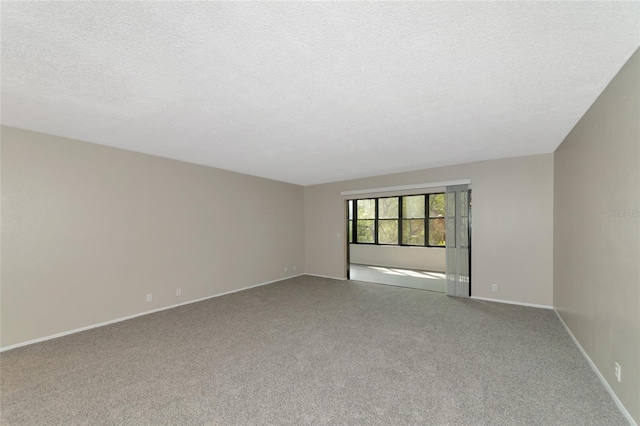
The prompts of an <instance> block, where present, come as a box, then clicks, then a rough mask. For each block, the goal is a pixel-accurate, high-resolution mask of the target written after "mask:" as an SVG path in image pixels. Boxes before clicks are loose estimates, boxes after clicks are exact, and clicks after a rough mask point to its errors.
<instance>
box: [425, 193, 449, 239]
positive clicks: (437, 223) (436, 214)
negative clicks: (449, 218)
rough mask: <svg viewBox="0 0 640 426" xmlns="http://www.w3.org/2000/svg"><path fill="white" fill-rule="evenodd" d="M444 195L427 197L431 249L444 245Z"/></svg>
mask: <svg viewBox="0 0 640 426" xmlns="http://www.w3.org/2000/svg"><path fill="white" fill-rule="evenodd" d="M444 213H445V195H444V194H430V195H429V242H428V245H429V246H431V247H444V245H445V244H444V243H445V238H444V236H445V234H446V231H445V229H446V228H445V222H444Z"/></svg>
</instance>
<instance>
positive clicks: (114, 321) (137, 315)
mask: <svg viewBox="0 0 640 426" xmlns="http://www.w3.org/2000/svg"><path fill="white" fill-rule="evenodd" d="M302 275H304V274H298V275H292V276H290V277H285V278H279V279H277V280H272V281H267V282H264V283H260V284H254V285H250V286H248V287H242V288H239V289H236V290H231V291H226V292H224V293H219V294H214V295H213V296H207V297H202V298H200V299H194V300H189V301H187V302H182V303H177V304H175V305H170V306H165V307H162V308H157V309H152V310H150V311H145V312H140V313H138V314H133V315H128V316H126V317H121V318H116V319H112V320H109V321H104V322H100V323H97V324H92V325H88V326H86V327H80V328H75V329H73V330H69V331H63V332H61V333H56V334H52V335H50V336H45V337H39V338H37V339H33V340H27V341H26V342H21V343H16V344H14V345H9V346H5V347H3V348H0V352H5V351H10V350H11V349H16V348H20V347H23V346H28V345H32V344H34V343H40V342H44V341H47V340H51V339H57V338H58V337H63V336H68V335H69V334H75V333H80V332H81V331H86V330H91V329H92V328H98V327H104V326H105V325H110V324H115V323H117V322H122V321H126V320H130V319H133V318H137V317H141V316H143V315H149V314H153V313H155V312H160V311H165V310H167V309H172V308H177V307H178V306H184V305H189V304H191V303H197V302H202V301H203V300H208V299H213V298H214V297H220V296H225V295H227V294H232V293H237V292H239V291H244V290H249V289H251V288H255V287H261V286H263V285H267V284H273V283H276V282H278V281H284V280H288V279H290V278H296V277H300V276H302Z"/></svg>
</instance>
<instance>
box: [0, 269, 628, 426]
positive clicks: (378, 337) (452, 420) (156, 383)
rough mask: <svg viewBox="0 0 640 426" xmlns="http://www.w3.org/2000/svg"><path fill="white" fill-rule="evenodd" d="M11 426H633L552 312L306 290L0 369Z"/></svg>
mask: <svg viewBox="0 0 640 426" xmlns="http://www.w3.org/2000/svg"><path fill="white" fill-rule="evenodd" d="M0 371H1V382H0V385H1V396H0V404H1V405H0V407H1V409H2V413H1V417H0V419H1V423H2V424H6V425H10V424H17V425H39V424H55V425H58V424H64V425H75V424H91V425H97V424H105V425H106V424H109V425H111V424H130V425H146V424H153V425H163V424H175V425H187V424H189V425H192V424H208V425H262V424H271V425H286V424H295V425H306V424H336V425H338V424H339V425H343V424H348V425H375V424H384V425H387V424H388V425H404V424H423V425H625V424H627V423H626V421H625V419H624V417H623V416H622V414H621V413H620V412H619V411H618V409H617V408H616V406H615V405H614V403H613V401H612V400H611V398H610V396H609V395H608V394H607V392H606V391H605V389H604V388H603V386H602V385H601V383H600V382H599V381H598V379H597V377H596V375H595V374H594V373H593V371H592V370H591V369H590V367H589V365H588V364H587V362H586V360H585V359H584V358H583V357H582V355H581V354H580V353H579V351H578V349H577V348H576V347H575V345H574V344H573V342H572V341H571V339H570V337H569V336H568V335H567V333H566V331H565V330H564V328H563V326H562V324H561V323H560V321H559V320H558V318H557V317H556V315H555V313H554V312H553V311H550V310H543V309H535V308H527V307H521V306H513V305H505V304H498V303H489V302H481V301H477V300H470V299H457V298H449V297H446V296H444V295H441V294H438V293H433V292H428V291H423V290H414V289H406V288H399V287H392V286H385V285H376V284H368V283H361V282H354V281H351V282H349V281H346V282H345V281H336V280H329V279H324V278H315V277H309V276H304V277H298V278H293V279H289V280H286V281H282V282H279V283H275V284H271V285H268V286H263V287H258V288H255V289H251V290H247V291H243V292H239V293H235V294H231V295H227V296H223V297H219V298H215V299H210V300H207V301H203V302H199V303H194V304H191V305H185V306H182V307H178V308H175V309H171V310H167V311H163V312H159V313H155V314H152V315H146V316H143V317H139V318H136V319H132V320H129V321H124V322H121V323H117V324H113V325H110V326H106V327H101V328H97V329H93V330H89V331H85V332H82V333H77V334H73V335H70V336H66V337H62V338H59V339H55V340H50V341H47V342H42V343H38V344H34V345H31V346H27V347H23V348H19V349H14V350H12V351H8V352H5V353H3V354H1V355H0Z"/></svg>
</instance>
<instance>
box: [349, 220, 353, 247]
mask: <svg viewBox="0 0 640 426" xmlns="http://www.w3.org/2000/svg"><path fill="white" fill-rule="evenodd" d="M349 242H350V243H352V242H353V221H352V220H350V221H349Z"/></svg>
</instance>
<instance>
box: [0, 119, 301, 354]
mask: <svg viewBox="0 0 640 426" xmlns="http://www.w3.org/2000/svg"><path fill="white" fill-rule="evenodd" d="M1 131H2V275H1V278H2V290H1V293H0V295H1V301H2V305H1V306H2V314H1V321H2V323H1V336H2V341H1V342H0V345H1V346H2V347H6V346H10V345H13V344H17V343H20V342H24V341H28V340H31V339H36V338H41V337H44V336H48V335H51V334H54V333H59V332H65V331H68V330H72V329H76V328H80V327H84V326H89V325H92V324H96V323H100V322H103V321H108V320H112V319H116V318H119V317H123V316H128V315H133V314H136V313H141V312H145V311H148V310H151V309H156V308H160V307H164V306H170V305H174V304H177V303H181V302H185V301H188V300H194V299H198V298H202V297H207V296H211V295H215V294H219V293H223V292H227V291H231V290H236V289H239V288H242V287H246V286H251V285H255V284H259V283H264V282H267V281H271V280H276V279H279V278H283V277H285V276H287V275H292V274H298V273H301V272H302V268H303V262H304V241H303V238H304V231H303V188H302V187H300V186H296V185H290V184H286V183H281V182H276V181H271V180H266V179H261V178H256V177H252V176H247V175H242V174H238V173H232V172H228V171H223V170H218V169H213V168H209V167H204V166H198V165H194V164H189V163H184V162H180V161H174V160H168V159H164V158H159V157H153V156H149V155H143V154H137V153H133V152H130V151H124V150H119V149H114V148H108V147H104V146H99V145H94V144H89V143H85V142H79V141H74V140H70V139H65V138H60V137H55V136H51V135H45V134H41V133H34V132H29V131H25V130H19V129H15V128H8V127H2V128H1ZM294 265H295V266H297V272H295V273H294V272H291V270H292V267H293V266H294ZM285 266H288V267H289V272H288V273H285V272H284V267H285ZM177 288H181V289H182V296H180V297H176V293H175V291H176V289H177ZM147 293H153V301H152V302H146V299H145V296H146V294H147Z"/></svg>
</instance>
